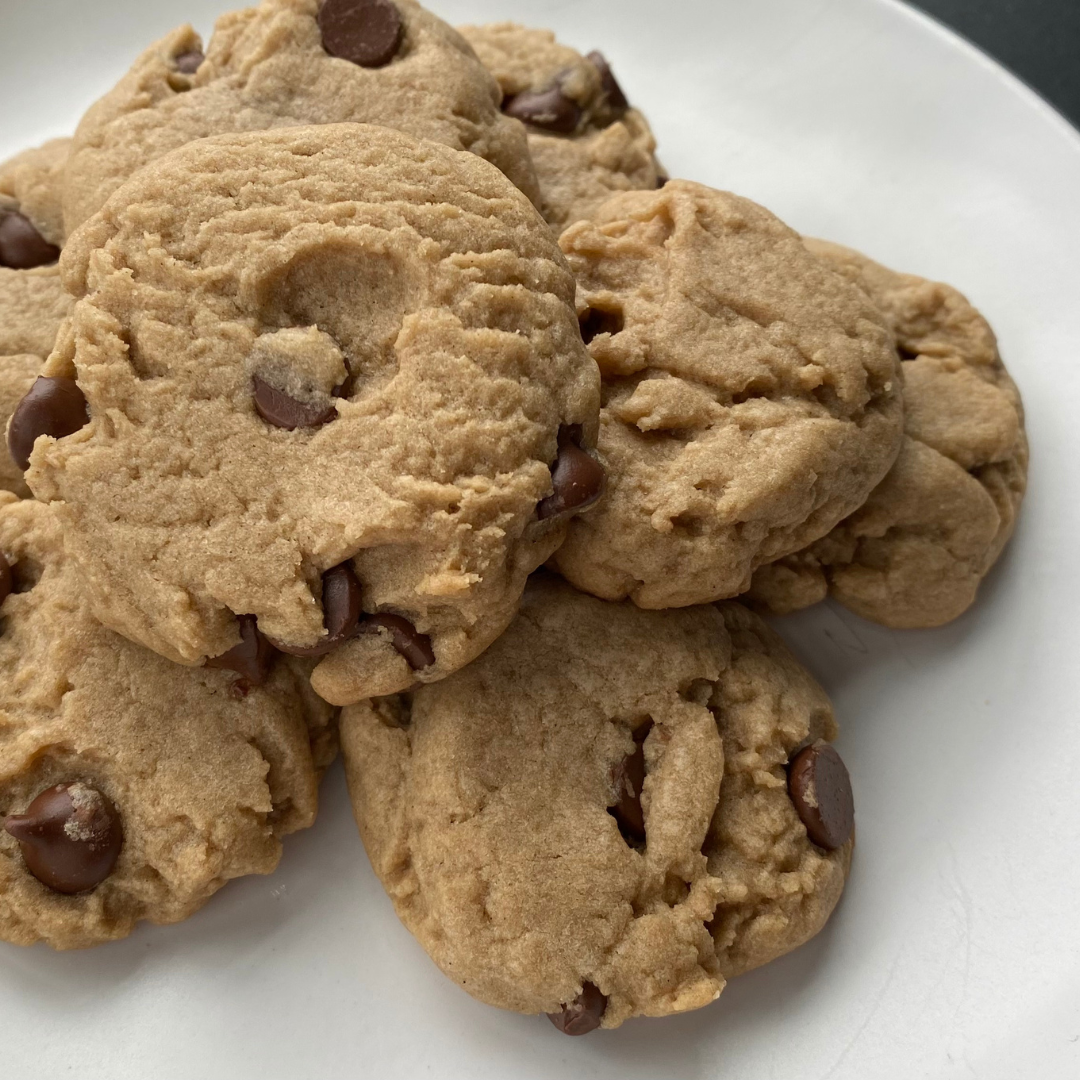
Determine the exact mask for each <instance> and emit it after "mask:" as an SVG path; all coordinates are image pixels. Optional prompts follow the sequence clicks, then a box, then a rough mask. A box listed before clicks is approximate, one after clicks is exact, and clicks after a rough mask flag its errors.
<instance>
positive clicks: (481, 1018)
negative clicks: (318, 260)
mask: <svg viewBox="0 0 1080 1080" xmlns="http://www.w3.org/2000/svg"><path fill="white" fill-rule="evenodd" d="M430 2H431V4H432V6H433V7H435V8H436V10H438V12H439V14H441V15H442V16H443V17H445V18H447V19H449V20H451V21H454V22H464V21H489V20H493V19H498V18H517V19H518V20H520V21H525V22H529V23H532V24H534V25H547V26H551V27H553V28H555V29H556V30H558V31H559V33H560V34H561V35H562V36H563V37H564V38H565V39H566V40H567V41H568V42H571V43H573V44H575V45H577V46H579V47H587V48H596V47H598V48H601V49H603V50H604V52H606V53H607V54H608V56H609V57H610V58H611V59H612V60H613V62H614V65H615V67H616V69H617V71H618V75H619V78H620V80H621V81H622V82H623V84H624V86H625V87H626V88H627V90H628V91H629V92H630V94H631V97H632V98H634V100H635V101H636V102H637V103H639V104H640V105H641V106H642V107H643V108H644V109H645V110H646V111H647V112H648V114H649V115H650V117H651V118H652V120H653V122H654V126H655V128H656V130H657V133H658V135H659V137H660V139H661V144H662V153H663V158H664V161H665V163H666V164H667V165H668V167H669V168H670V170H671V171H672V173H673V175H677V176H687V177H690V178H693V179H696V180H702V181H705V182H707V183H710V184H714V185H717V186H721V187H728V188H732V189H734V190H736V191H738V192H741V193H742V194H746V195H749V196H752V197H753V198H755V199H758V200H760V201H761V202H763V203H765V204H766V205H768V206H769V207H771V208H772V209H773V210H775V211H776V212H778V213H779V214H780V215H781V216H782V217H784V218H785V219H786V220H787V221H789V222H790V223H791V224H792V225H794V226H795V227H796V228H798V229H800V230H802V231H804V232H807V233H810V234H814V235H820V236H827V237H831V238H833V239H836V240H841V241H844V242H846V243H849V244H854V245H857V246H859V247H861V248H863V249H864V250H866V251H867V252H869V253H870V254H872V255H874V256H875V257H877V258H878V259H881V260H883V261H885V262H886V263H889V264H890V265H893V266H895V267H897V268H899V269H905V270H912V271H916V272H919V273H922V274H926V275H931V276H936V277H939V278H942V279H944V280H947V281H950V282H954V283H956V284H957V285H959V286H960V287H961V288H963V289H964V290H966V291H967V292H968V293H969V294H970V296H971V297H972V298H973V299H974V300H975V301H976V303H978V304H979V305H980V306H981V307H982V308H983V309H984V310H985V311H986V312H987V313H988V314H989V316H990V317H991V319H992V320H993V322H994V323H995V325H996V327H997V329H998V330H999V332H1000V336H1001V342H1002V348H1003V352H1004V355H1005V357H1006V360H1007V363H1008V364H1009V366H1010V368H1011V370H1012V371H1013V373H1014V374H1015V376H1016V379H1017V381H1018V383H1019V384H1020V387H1021V389H1022V391H1023V393H1024V398H1025V401H1026V404H1027V407H1028V413H1029V420H1030V428H1031V434H1032V444H1033V454H1034V459H1033V460H1034V465H1033V470H1032V483H1031V492H1030V496H1029V499H1028V502H1027V506H1026V514H1025V517H1024V518H1023V520H1022V523H1021V527H1020V530H1019V534H1018V536H1017V538H1016V540H1015V542H1014V543H1013V545H1012V547H1011V549H1010V550H1009V552H1008V554H1007V556H1006V557H1005V559H1004V560H1003V562H1002V564H1001V565H1000V567H999V568H998V569H997V570H996V571H995V573H994V574H993V575H992V577H991V579H990V580H989V581H988V582H987V585H986V587H985V588H984V590H983V594H982V597H981V599H980V601H979V603H978V604H977V605H976V607H975V609H974V610H973V611H971V612H969V613H968V615H967V616H966V617H964V618H963V619H961V620H960V621H959V622H957V623H955V624H954V625H952V626H949V627H947V628H945V629H943V630H939V631H935V632H924V633H915V632H905V633H893V632H889V631H886V630H882V629H880V628H878V627H874V626H871V625H869V624H867V623H864V622H861V621H860V620H858V619H856V618H855V617H854V616H852V615H850V614H848V613H847V612H845V611H844V610H843V609H840V608H835V607H822V608H819V609H817V610H815V611H812V612H810V613H807V614H805V615H803V616H800V617H798V618H795V619H790V620H786V621H785V622H783V623H782V624H781V629H782V630H783V632H784V633H785V634H786V635H787V637H788V638H789V640H790V641H791V642H792V643H793V644H794V645H795V647H796V649H797V650H798V651H799V652H800V653H801V654H802V656H803V657H804V658H805V659H806V661H807V662H808V663H809V665H810V666H811V667H812V668H813V669H814V671H815V672H816V673H817V675H818V676H819V677H820V678H821V680H822V681H823V682H824V684H825V686H826V687H827V688H828V690H829V691H830V692H831V694H832V695H833V697H834V700H835V702H836V705H837V709H838V712H839V715H840V717H841V721H842V723H843V724H844V734H843V736H842V739H841V743H840V746H841V749H842V751H843V754H844V757H845V759H846V760H847V762H848V764H849V766H850V768H851V772H852V774H853V776H854V779H855V784H856V797H857V806H858V818H859V848H858V851H857V853H856V855H857V857H856V862H855V866H854V870H853V873H852V878H851V884H850V886H849V888H848V891H847V895H846V897H845V899H844V901H843V903H842V905H841V907H840V909H839V910H838V912H837V914H836V916H835V918H834V919H833V921H832V923H831V924H830V926H829V927H828V929H827V930H826V931H825V932H824V933H823V934H822V935H821V936H820V937H819V938H818V939H817V940H816V941H814V942H812V943H811V944H810V945H809V946H807V947H805V948H804V949H802V950H800V951H799V952H797V953H795V954H794V955H792V956H790V957H788V958H786V959H785V960H782V961H780V962H778V963H776V964H774V965H772V966H770V967H769V968H767V969H765V970H762V971H759V972H756V973H754V974H751V975H748V976H745V977H744V978H742V979H739V980H737V981H736V982H735V983H733V984H732V985H731V986H730V987H729V988H728V989H727V990H726V991H725V992H724V994H723V996H722V997H721V999H720V1000H719V1001H718V1002H717V1003H716V1004H714V1005H713V1006H711V1007H710V1008H708V1009H705V1010H703V1011H701V1012H699V1013H695V1014H692V1015H688V1016H684V1017H678V1018H673V1019H668V1020H659V1021H658V1020H652V1021H635V1022H631V1023H629V1024H627V1025H625V1027H623V1028H622V1029H621V1030H619V1031H617V1032H599V1033H597V1034H595V1035H592V1036H589V1037H588V1038H585V1039H578V1040H570V1039H566V1038H564V1037H563V1036H561V1035H559V1034H558V1033H557V1032H556V1031H555V1030H554V1029H553V1028H552V1027H551V1025H550V1024H548V1023H547V1021H545V1020H543V1019H537V1018H527V1017H519V1016H514V1015H509V1014H503V1013H500V1012H497V1011H495V1010H493V1009H489V1008H486V1007H485V1006H483V1005H480V1004H478V1003H476V1002H474V1001H472V1000H471V999H470V998H469V997H467V996H466V995H465V994H464V993H462V992H461V991H460V990H458V989H457V988H456V987H455V986H453V985H452V984H451V983H450V982H449V981H447V980H446V979H445V978H443V976H442V975H440V974H439V972H438V971H437V970H436V969H435V967H434V966H433V965H432V964H431V963H430V962H429V961H428V960H427V958H426V956H425V955H424V953H423V952H422V950H421V949H420V948H419V946H418V945H416V944H415V942H414V941H413V940H412V939H411V938H410V936H409V935H408V933H407V932H406V931H405V930H404V929H403V928H402V927H401V926H400V925H399V924H398V923H397V921H396V919H395V918H394V915H393V912H392V910H391V907H390V904H389V902H388V901H387V900H386V898H385V897H384V896H383V894H382V891H381V889H380V888H379V885H378V883H377V882H376V881H375V879H374V878H373V876H372V874H371V872H370V870H369V869H368V866H367V862H366V859H365V857H364V852H363V849H362V847H361V845H360V841H359V839H358V838H357V835H356V832H355V829H354V827H353V824H352V821H351V818H350V814H349V807H348V802H347V799H346V797H345V792H344V784H343V782H342V778H341V775H340V773H339V772H337V771H335V772H334V773H333V774H332V775H331V776H330V778H329V780H328V782H327V784H326V790H325V796H324V806H323V813H322V817H321V819H320V821H319V823H318V825H317V826H316V827H315V829H314V830H313V831H312V832H311V833H308V834H301V835H300V836H297V837H294V838H293V839H291V840H290V841H289V842H288V843H287V845H286V852H285V858H284V860H283V862H282V865H281V868H280V870H279V871H278V873H276V874H275V875H274V876H273V877H271V878H268V879H258V880H247V881H242V882H237V883H234V884H232V885H230V886H229V887H227V888H226V889H225V890H224V891H223V892H222V893H221V894H220V895H219V896H218V897H217V898H216V899H215V900H214V901H213V902H212V903H211V904H210V905H209V906H208V907H207V908H206V910H205V911H204V912H202V913H201V914H199V915H197V916H196V917H195V918H193V919H191V920H190V921H189V922H187V923H184V924H182V925H180V926H177V927H169V928H161V929H159V928H144V929H142V930H140V931H139V932H138V933H136V934H135V935H134V936H133V937H132V938H131V939H130V940H128V941H125V942H122V943H120V944H117V945H111V946H107V947H105V948H102V949H99V950H96V951H94V952H90V953H82V954H66V955H57V954H54V953H51V952H49V951H48V950H46V949H44V948H35V949H31V950H26V951H20V950H17V949H14V948H11V947H7V946H0V1074H2V1075H3V1077H4V1078H5V1080H9V1078H10V1080H31V1078H34V1080H36V1078H42V1080H45V1078H48V1080H54V1078H56V1077H61V1076H68V1075H71V1076H77V1077H79V1080H96V1078H102V1080H127V1078H133V1080H172V1078H184V1080H217V1078H221V1080H225V1078H228V1080H248V1078H260V1080H278V1078H284V1077H289V1078H302V1080H306V1078H312V1080H339V1078H340V1080H352V1078H358V1077H379V1078H395V1080H396V1078H412V1077H421V1076H423V1077H435V1078H438V1080H450V1078H457V1077H462V1078H468V1080H484V1078H492V1080H504V1078H506V1077H513V1078H515V1080H550V1078H552V1077H564V1076H565V1077H568V1078H572V1080H591V1078H598V1080H599V1078H603V1080H608V1078H610V1080H634V1078H641V1080H684V1078H686V1080H691V1078H693V1080H697V1078H702V1080H704V1078H717V1077H721V1078H727V1077H732V1078H734V1077H738V1078H739V1080H759V1078H760V1080H764V1078H767V1077H779V1078H784V1080H795V1078H798V1080H827V1078H829V1080H841V1078H846V1080H877V1078H879V1077H880V1078H883V1080H908V1078H915V1077H920V1078H931V1080H938V1078H946V1077H948V1078H951V1077H978V1078H980V1080H1012V1078H1024V1080H1027V1078H1033V1080H1058V1078H1073V1077H1076V1076H1078V1075H1080V1042H1078V1040H1080V904H1078V901H1077V894H1078V892H1080V858H1078V856H1080V791H1078V782H1077V767H1078V766H1080V708H1078V705H1080V692H1078V690H1080V688H1078V682H1080V680H1078V674H1080V619H1078V614H1080V610H1078V609H1080V592H1078V586H1080V551H1078V541H1080V515H1078V507H1080V424H1078V422H1077V421H1078V413H1080V259H1078V255H1077V252H1078V247H1080V137H1078V136H1077V134H1076V133H1075V132H1074V131H1073V130H1072V129H1071V128H1069V127H1068V126H1067V125H1066V123H1065V122H1064V121H1063V120H1061V119H1060V118H1059V117H1058V116H1057V115H1055V114H1054V113H1053V112H1051V110H1050V109H1049V108H1048V107H1047V106H1045V105H1044V104H1042V103H1041V102H1040V101H1039V100H1038V99H1037V98H1036V97H1035V96H1034V95H1033V94H1032V93H1030V92H1029V91H1027V90H1026V89H1024V88H1023V87H1022V86H1021V85H1020V84H1019V83H1017V82H1016V81H1015V80H1014V79H1012V78H1011V77H1010V76H1008V75H1006V74H1005V73H1004V72H1002V71H1001V70H1000V69H999V68H997V67H996V66H995V65H994V64H992V63H991V62H990V61H988V60H987V59H986V58H985V57H983V56H981V55H979V54H978V53H976V52H975V51H974V50H972V49H971V48H969V47H967V46H965V45H964V44H962V43H961V42H960V41H958V40H957V39H955V38H953V37H952V36H950V35H949V34H947V33H945V32H943V31H942V30H940V29H939V28H938V27H937V26H935V25H934V24H932V23H931V22H930V21H928V20H927V19H925V18H923V17H921V16H919V15H916V14H915V13H913V12H912V11H910V10H908V9H906V8H903V7H900V6H898V5H896V4H894V3H892V2H890V0H669V2H668V3H666V4H663V5H660V4H657V3H655V2H653V3H650V2H647V0H430ZM226 5H227V0H186V2H185V3H182V4H176V3H174V2H172V0H97V2H92V3H89V2H87V0H34V2H33V3H27V2H26V0H0V37H2V40H3V43H4V49H3V53H4V61H3V65H2V67H0V102H2V120H0V154H3V155H4V156H6V154H7V153H8V152H14V151H16V150H18V149H21V148H22V147H23V146H25V145H28V144H30V143H35V142H37V141H40V140H41V139H43V138H44V137H46V136H50V135H59V134H64V133H65V132H67V131H70V129H71V128H72V127H73V126H74V124H75V122H76V121H77V119H78V117H79V114H80V112H81V111H82V109H83V108H84V107H85V106H86V105H87V104H88V103H89V102H90V101H91V100H92V99H93V98H94V97H95V96H96V95H98V94H99V93H101V92H102V91H104V90H105V89H107V88H108V86H109V85H111V83H112V82H113V81H114V80H115V78H116V77H118V76H119V75H120V74H121V73H122V71H123V70H124V69H125V68H126V67H127V65H128V64H129V63H130V61H131V60H132V59H133V58H134V56H135V55H136V53H137V52H138V51H139V50H140V49H141V48H142V47H144V46H145V45H146V44H148V43H149V42H150V41H151V40H153V39H154V38H156V37H157V36H160V34H162V33H164V32H165V31H167V30H168V29H170V28H171V27H172V26H173V25H175V24H177V23H179V22H181V21H182V20H184V19H185V18H186V19H190V20H191V21H193V22H194V23H195V24H196V25H197V26H198V27H199V29H200V30H202V31H204V32H206V31H208V30H209V28H210V25H211V20H212V18H213V17H214V16H215V15H216V14H218V13H219V12H220V11H221V10H223V9H224V8H225V7H226Z"/></svg>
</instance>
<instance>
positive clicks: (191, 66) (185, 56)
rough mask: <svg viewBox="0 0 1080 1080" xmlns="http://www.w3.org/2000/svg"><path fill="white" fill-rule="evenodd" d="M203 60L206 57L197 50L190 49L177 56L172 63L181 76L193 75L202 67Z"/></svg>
mask: <svg viewBox="0 0 1080 1080" xmlns="http://www.w3.org/2000/svg"><path fill="white" fill-rule="evenodd" d="M205 59H206V57H205V56H204V55H203V54H202V53H201V52H200V51H199V50H198V49H191V50H189V51H188V52H185V53H181V54H180V55H179V56H177V57H176V58H175V59H174V60H173V63H174V64H176V70H177V71H179V72H180V73H181V74H182V75H194V74H195V72H196V71H198V70H199V68H201V67H202V65H203V61H204V60H205Z"/></svg>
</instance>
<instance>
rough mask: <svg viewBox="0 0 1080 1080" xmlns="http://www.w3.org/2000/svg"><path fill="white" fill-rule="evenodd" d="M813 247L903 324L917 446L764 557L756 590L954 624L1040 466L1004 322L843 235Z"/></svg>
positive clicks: (782, 600)
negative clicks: (861, 498)
mask: <svg viewBox="0 0 1080 1080" xmlns="http://www.w3.org/2000/svg"><path fill="white" fill-rule="evenodd" d="M807 245H808V247H809V248H810V250H811V251H812V252H814V254H815V255H817V256H818V257H820V258H821V259H823V260H824V261H825V262H827V263H828V264H829V265H830V266H832V267H835V268H836V269H837V270H839V271H840V272H841V273H843V274H844V275H845V276H846V277H848V278H849V279H850V280H851V281H852V282H854V283H855V284H857V285H858V286H859V287H860V288H862V289H863V290H864V291H865V292H866V293H867V295H868V296H869V297H870V299H871V300H872V301H873V302H874V303H875V304H876V305H877V306H878V307H879V308H880V310H881V312H882V314H883V315H884V316H885V318H886V320H887V321H888V323H889V326H890V328H891V329H892V331H893V333H894V334H895V335H896V340H897V342H898V344H899V347H900V354H901V356H902V357H903V358H904V361H905V363H904V374H905V376H906V378H905V383H904V403H905V422H904V428H905V438H904V445H903V448H902V449H901V451H900V456H899V458H897V461H896V464H895V465H894V466H893V468H892V470H891V471H890V472H889V474H888V476H887V477H886V478H885V480H884V481H883V482H882V483H881V485H880V486H879V487H878V488H877V489H876V490H875V491H874V492H873V494H872V495H871V496H870V498H869V500H868V501H867V502H866V504H865V505H864V506H862V507H861V508H860V509H859V510H857V511H856V512H855V513H854V514H852V515H851V516H850V517H849V518H847V519H846V520H845V521H843V522H841V523H840V524H839V525H838V526H837V527H836V528H835V529H833V531H832V532H831V533H829V535H828V536H826V537H824V538H823V539H822V540H819V541H818V542H817V543H815V544H812V545H811V546H810V547H808V548H807V549H806V550H804V551H802V552H799V553H797V554H795V555H792V556H789V557H788V558H786V559H782V560H780V561H779V562H777V563H774V564H773V565H771V566H766V567H762V568H761V569H760V570H759V571H758V572H757V573H756V574H755V575H754V581H753V587H752V589H751V593H750V596H751V598H752V599H753V600H755V601H756V602H758V603H760V604H762V605H764V606H765V607H767V608H769V609H771V610H773V611H775V612H777V613H778V614H783V613H786V612H790V611H795V610H798V609H799V608H803V607H807V606H808V605H809V604H812V603H815V602H817V601H818V600H822V599H824V598H825V596H826V594H827V593H832V595H834V596H835V597H836V598H837V599H838V600H839V601H840V602H841V603H842V604H844V605H845V606H847V607H849V608H851V610H852V611H855V612H857V613H858V614H859V615H862V616H864V617H865V618H868V619H873V620H874V621H875V622H879V623H882V624H884V625H885V626H892V627H897V628H904V627H929V626H940V625H942V624H943V623H946V622H949V621H950V620H952V619H955V618H956V617H957V616H959V615H961V614H962V613H963V612H964V611H966V610H967V608H968V607H970V605H971V604H972V603H973V602H974V600H975V595H976V592H977V590H978V587H979V584H980V583H981V582H982V579H983V578H984V577H985V576H986V574H987V572H988V571H989V570H990V568H991V567H992V566H993V565H994V563H995V562H996V561H997V558H998V556H999V555H1000V554H1001V552H1002V550H1003V548H1004V547H1005V544H1006V543H1007V542H1008V540H1009V538H1010V537H1011V536H1012V533H1013V529H1014V528H1015V525H1016V520H1017V517H1018V515H1019V512H1020V504H1021V502H1022V500H1023V497H1024V491H1025V489H1026V487H1027V466H1028V444H1027V437H1026V435H1025V432H1024V411H1023V406H1022V404H1021V401H1020V395H1019V393H1018V391H1017V389H1016V385H1015V384H1014V383H1013V381H1012V379H1011V378H1010V377H1009V374H1008V372H1007V371H1006V370H1005V366H1004V364H1003V363H1002V362H1001V356H1000V354H999V353H998V347H997V341H996V339H995V337H994V332H993V331H992V330H991V328H990V326H989V324H988V323H987V322H986V320H985V319H984V318H983V317H982V315H980V314H979V312H978V311H977V310H976V309H975V308H974V307H973V306H972V305H971V304H970V303H969V302H968V300H967V299H966V298H965V297H963V296H962V295H961V294H960V293H959V292H957V291H956V290H955V289H953V288H951V287H950V286H948V285H942V284H939V283H937V282H932V281H926V280H925V279H923V278H919V277H915V276H913V275H911V274H898V273H895V272H893V271H892V270H887V269H886V268H885V267H883V266H880V265H878V264H877V263H875V262H872V261H871V260H870V259H867V258H866V257H865V256H863V255H860V254H859V253H858V252H855V251H851V250H850V249H848V248H844V247H840V246H838V245H835V244H828V243H825V242H823V241H820V240H815V241H807Z"/></svg>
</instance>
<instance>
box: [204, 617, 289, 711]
mask: <svg viewBox="0 0 1080 1080" xmlns="http://www.w3.org/2000/svg"><path fill="white" fill-rule="evenodd" d="M237 622H238V623H239V624H240V644H239V645H234V646H233V647H232V648H231V649H230V650H229V651H228V652H226V653H222V654H221V655H220V656H213V657H211V658H210V659H209V660H207V661H206V666H207V667H208V668H220V669H222V670H225V671H235V672H236V674H237V675H239V676H240V678H239V679H237V681H236V684H235V686H236V688H237V689H238V690H239V692H240V694H241V696H245V697H246V696H247V693H248V691H249V690H251V689H252V687H255V686H262V684H263V683H264V682H266V680H267V677H268V676H269V675H270V668H271V667H272V666H273V663H274V646H273V645H271V644H270V642H269V640H268V639H267V638H266V637H265V636H264V635H263V634H261V633H260V632H259V626H258V622H257V621H256V619H255V616H254V615H241V616H240V617H239V619H238V620H237Z"/></svg>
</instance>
